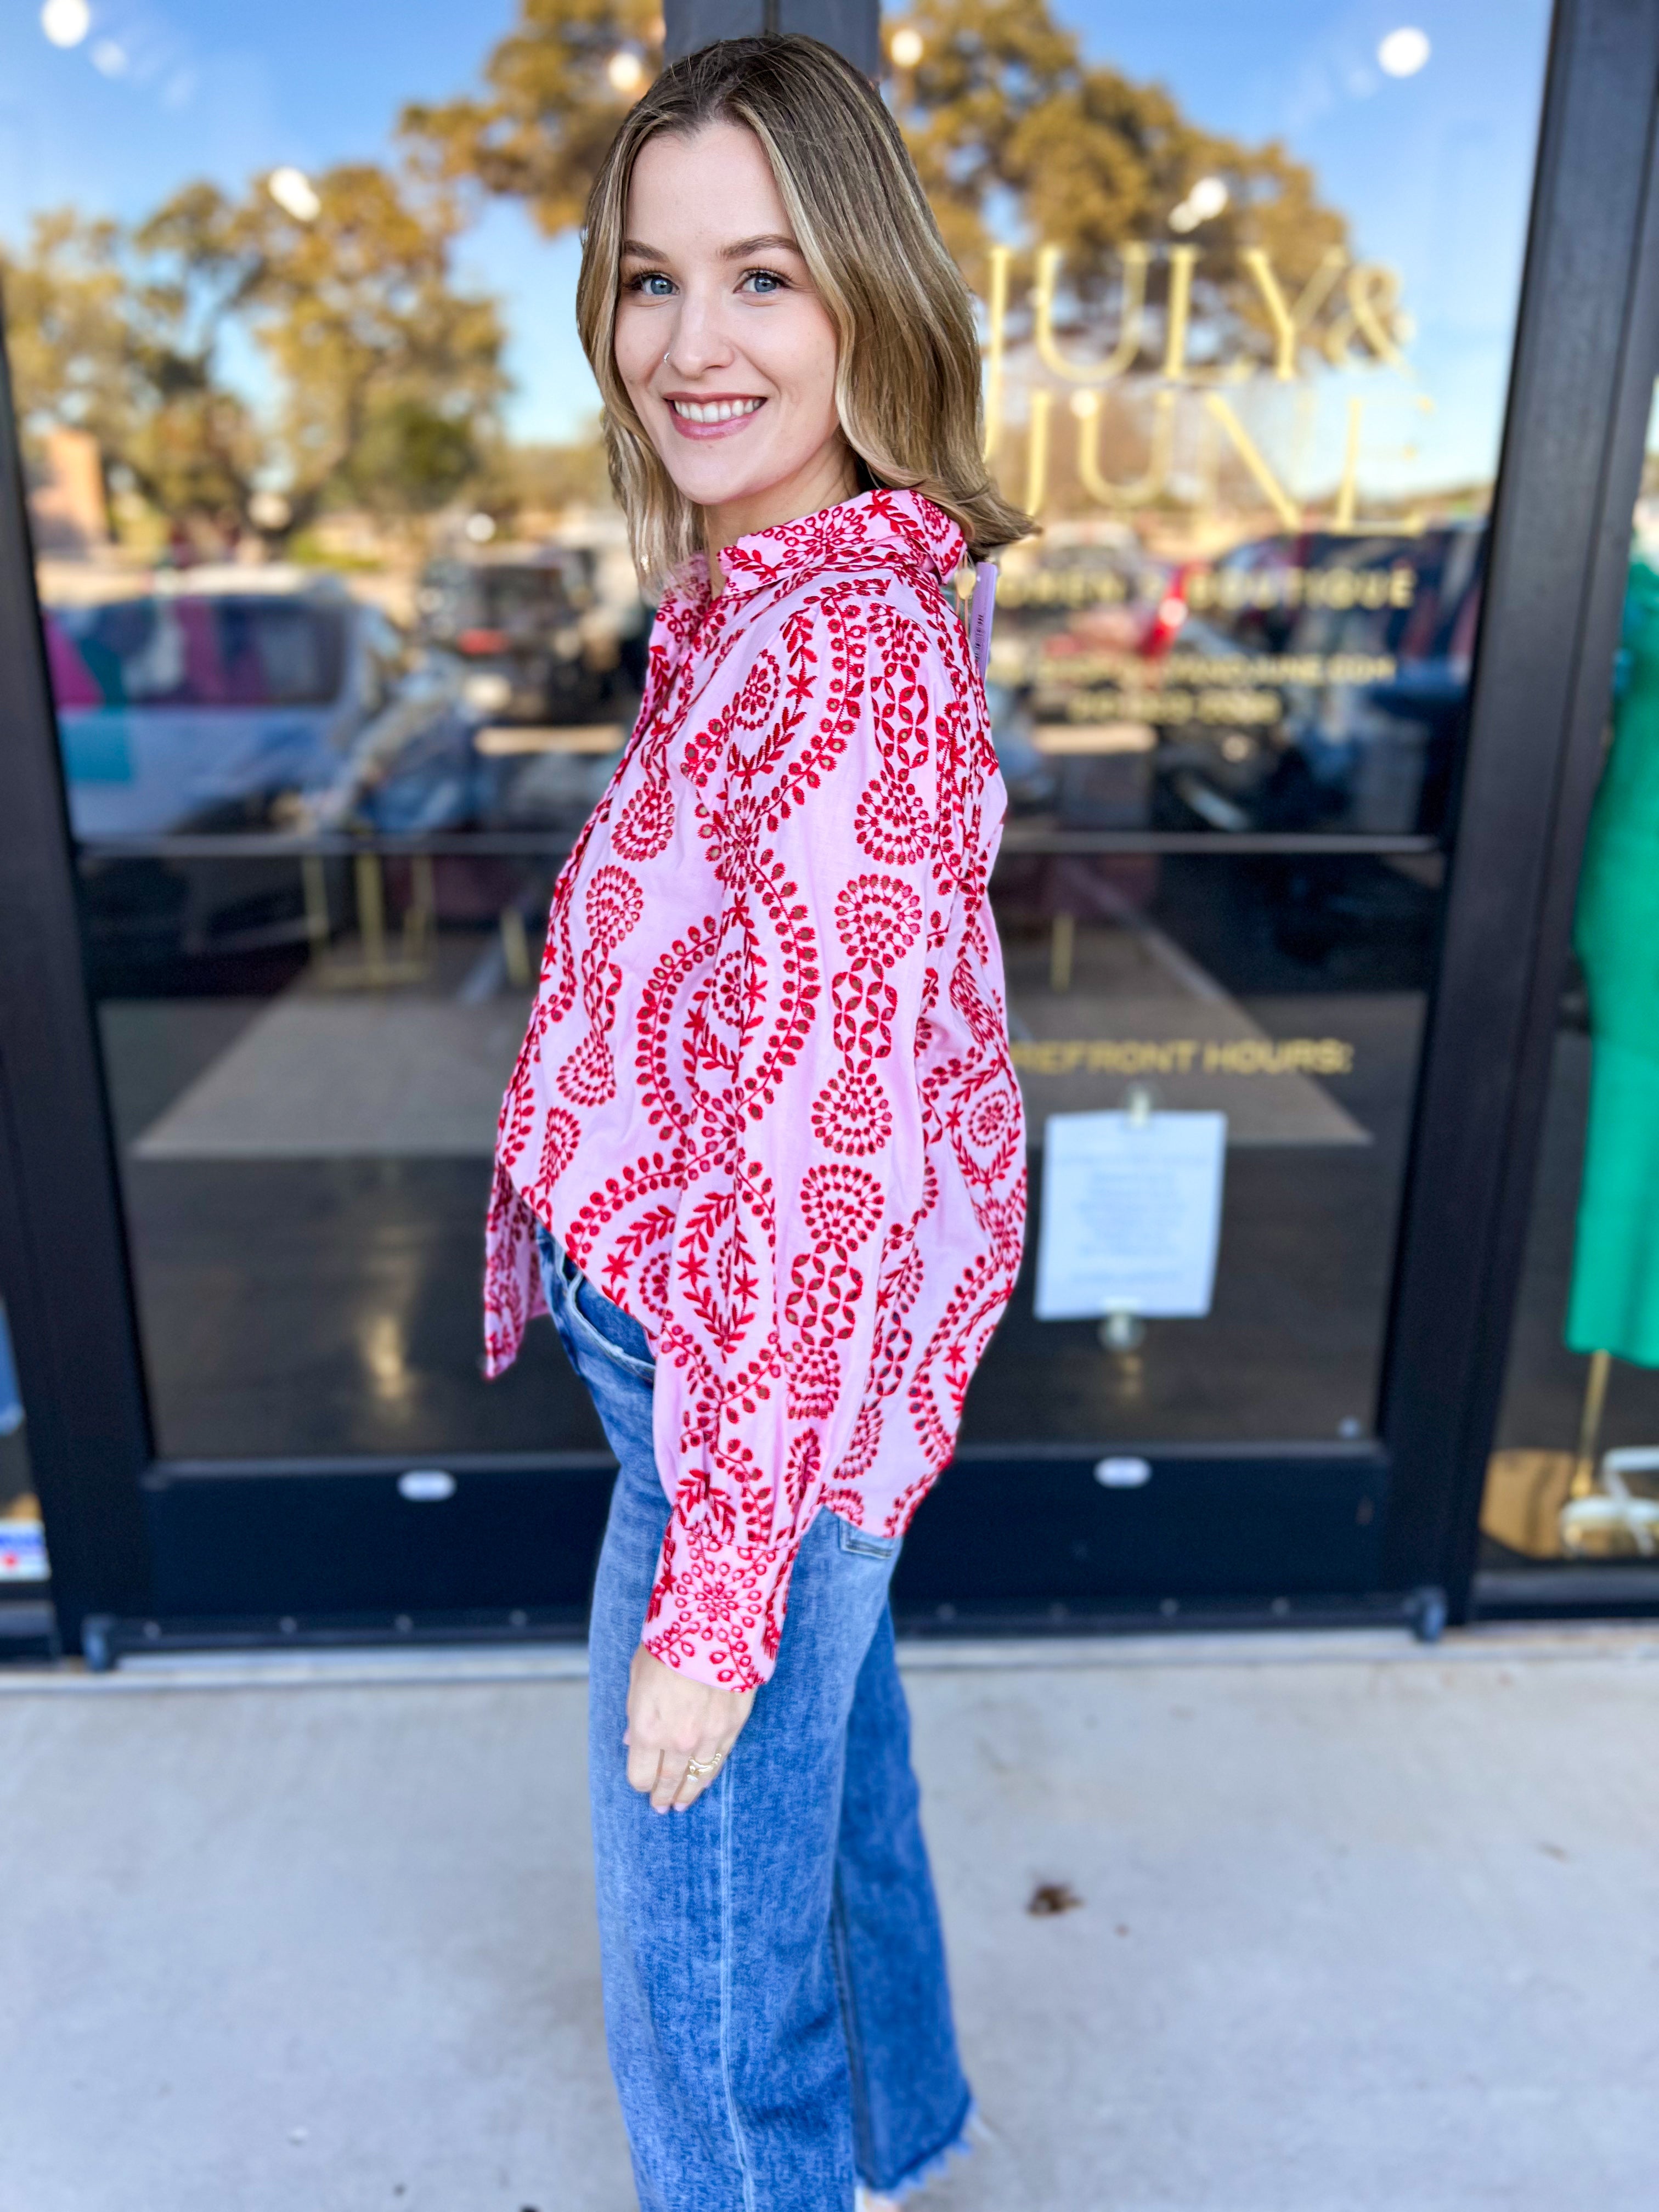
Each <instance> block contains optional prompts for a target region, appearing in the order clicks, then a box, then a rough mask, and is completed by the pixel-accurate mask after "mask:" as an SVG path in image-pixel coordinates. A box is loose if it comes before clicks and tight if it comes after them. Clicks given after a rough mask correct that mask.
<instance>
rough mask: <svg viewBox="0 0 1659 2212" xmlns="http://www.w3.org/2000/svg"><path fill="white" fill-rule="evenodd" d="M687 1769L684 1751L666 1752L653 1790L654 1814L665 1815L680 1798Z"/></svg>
mask: <svg viewBox="0 0 1659 2212" xmlns="http://www.w3.org/2000/svg"><path fill="white" fill-rule="evenodd" d="M685 1767H686V1760H685V1753H684V1752H683V1751H665V1752H664V1753H663V1755H662V1765H660V1766H659V1768H658V1770H657V1779H656V1781H655V1783H654V1784H653V1786H652V1790H651V1809H652V1811H653V1813H665V1812H666V1811H667V1810H668V1808H669V1807H670V1806H671V1804H672V1803H673V1802H674V1800H675V1798H676V1797H678V1795H679V1793H680V1790H681V1788H682V1786H683V1785H684V1781H685Z"/></svg>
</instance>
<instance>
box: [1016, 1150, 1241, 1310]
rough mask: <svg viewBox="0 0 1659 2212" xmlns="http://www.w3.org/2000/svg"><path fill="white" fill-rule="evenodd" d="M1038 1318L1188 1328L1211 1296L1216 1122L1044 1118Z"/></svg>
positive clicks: (1217, 1184) (1220, 1168) (1217, 1215)
mask: <svg viewBox="0 0 1659 2212" xmlns="http://www.w3.org/2000/svg"><path fill="white" fill-rule="evenodd" d="M1042 1145H1043V1154H1042V1228H1041V1231H1040V1232H1039V1235H1038V1240H1037V1264H1036V1317H1037V1319H1038V1320H1039V1321H1088V1320H1092V1319H1094V1318H1095V1317H1097V1316H1099V1315H1102V1314H1109V1313H1134V1314H1146V1315H1150V1316H1153V1317H1155V1318H1156V1317H1158V1316H1173V1317H1179V1316H1186V1317H1188V1318H1195V1317H1196V1316H1200V1315H1203V1314H1206V1313H1208V1311H1209V1310H1210V1301H1211V1299H1212V1297H1213V1296H1214V1293H1215V1263H1216V1253H1217V1250H1218V1247H1219V1244H1220V1241H1221V1187H1222V1179H1223V1176H1225V1171H1226V1160H1227V1117H1226V1115H1225V1114H1151V1115H1140V1116H1135V1115H1129V1114H1051V1115H1049V1116H1048V1121H1047V1122H1046V1123H1045V1124H1044V1127H1043V1139H1042Z"/></svg>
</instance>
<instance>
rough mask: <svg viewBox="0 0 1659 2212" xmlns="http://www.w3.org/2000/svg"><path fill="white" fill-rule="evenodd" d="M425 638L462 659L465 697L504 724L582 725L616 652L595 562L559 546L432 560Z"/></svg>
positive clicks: (606, 691) (598, 700)
mask: <svg viewBox="0 0 1659 2212" xmlns="http://www.w3.org/2000/svg"><path fill="white" fill-rule="evenodd" d="M418 604H419V606H420V628H421V635H422V638H423V639H424V640H425V641H427V642H428V644H431V645H435V646H441V647H445V648H447V650H448V651H450V652H452V653H459V656H460V658H461V659H462V660H463V661H464V662H465V666H466V671H467V680H466V696H467V697H468V699H469V701H470V702H471V704H472V705H473V706H474V707H475V708H477V711H478V712H479V713H480V714H488V715H489V716H490V717H491V718H492V719H493V720H496V721H502V722H570V721H580V720H582V719H583V718H584V717H585V716H586V715H589V714H592V713H593V712H594V711H595V710H596V709H597V708H599V707H600V706H601V705H602V704H603V703H604V702H605V699H606V698H607V697H608V696H610V692H611V689H612V684H611V678H612V673H613V671H614V670H615V669H616V666H617V644H616V640H615V637H614V635H613V634H612V631H611V626H610V625H608V624H607V623H605V621H604V620H603V619H602V618H597V617H598V613H599V611H598V610H597V608H596V594H595V591H594V583H593V574H592V555H591V554H590V553H588V552H586V551H585V550H579V549H576V548H573V547H568V546H562V545H546V546H538V547H536V548H534V549H533V550H515V549H512V548H505V549H502V550H499V551H498V550H495V549H493V548H492V549H491V550H488V551H483V550H481V551H478V552H476V553H471V554H469V555H467V556H465V558H451V559H447V560H442V561H435V562H433V563H432V565H431V566H430V567H429V568H428V569H427V571H426V574H424V576H423V577H422V580H421V590H420V598H419V602H418Z"/></svg>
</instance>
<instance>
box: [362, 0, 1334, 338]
mask: <svg viewBox="0 0 1659 2212" xmlns="http://www.w3.org/2000/svg"><path fill="white" fill-rule="evenodd" d="M904 27H905V28H907V29H909V30H914V31H915V33H916V34H917V35H918V36H919V38H920V39H921V58H920V60H919V61H918V62H916V63H915V65H914V66H908V67H907V68H906V69H905V70H904V71H903V74H902V78H901V79H900V80H899V82H898V88H897V89H898V92H899V94H900V95H901V96H902V116H901V120H902V124H903V126H904V130H905V135H906V137H908V140H909V143H910V146H911V149H912V150H913V152H914V153H915V157H916V161H917V163H918V165H919V166H920V167H921V173H922V176H923V178H924V179H925V181H926V183H927V188H928V191H929V194H930V196H931V197H932V199H933V206H934V209H935V210H936V212H937V214H938V216H939V222H940V224H941V226H942V227H943V228H944V231H945V237H946V240H947V241H948V242H949V244H950V246H951V251H952V252H954V253H955V254H956V256H957V259H958V260H959V261H960V262H961V264H962V265H963V269H964V270H965V271H966V272H967V274H968V276H969V281H970V282H971V283H975V285H977V286H981V287H982V286H983V283H984V278H985V266H986V253H987V247H988V246H989V245H990V244H992V243H993V242H994V241H995V240H998V239H1000V240H1003V241H1004V242H1006V243H1009V244H1024V245H1035V244H1036V243H1038V242H1039V241H1041V242H1046V243H1048V244H1050V245H1053V246H1059V247H1060V248H1061V249H1062V251H1063V252H1064V255H1065V262H1064V278H1063V285H1062V291H1063V295H1065V296H1064V297H1063V298H1062V301H1061V305H1062V307H1064V305H1065V304H1066V298H1069V299H1070V301H1072V302H1073V305H1074V307H1077V308H1079V309H1090V310H1097V308H1098V306H1099V304H1100V302H1101V301H1103V300H1104V299H1105V298H1106V297H1107V296H1108V295H1109V294H1110V293H1111V292H1112V291H1114V290H1115V288H1116V284H1117V281H1118V276H1119V273H1120V264H1119V260H1118V256H1119V254H1120V252H1121V248H1122V247H1123V246H1126V245H1130V244H1143V243H1144V244H1154V245H1155V244H1158V243H1160V242H1164V243H1170V244H1181V243H1185V244H1187V245H1189V246H1193V247H1194V248H1196V250H1197V259H1196V261H1195V263H1194V274H1193V291H1192V301H1191V314H1192V321H1193V338H1194V342H1193V349H1192V350H1193V354H1194V359H1195V360H1199V361H1202V360H1203V359H1204V357H1205V356H1206V354H1208V355H1209V356H1212V357H1216V356H1225V357H1227V358H1230V359H1231V358H1236V357H1237V356H1238V355H1239V354H1240V353H1241V352H1243V353H1246V354H1248V355H1249V356H1252V357H1254V358H1255V359H1257V360H1261V359H1267V360H1271V359H1272V357H1273V337H1272V326H1271V322H1270V319H1269V316H1268V313H1267V307H1266V306H1265V304H1264V301H1263V299H1262V295H1261V288H1260V285H1259V283H1257V282H1256V281H1255V280H1253V279H1252V277H1251V276H1250V274H1249V270H1248V269H1247V268H1246V267H1245V265H1244V264H1243V260H1242V258H1241V257H1242V255H1243V253H1244V252H1247V251H1248V250H1249V249H1250V248H1252V247H1255V248H1259V249H1261V250H1262V251H1265V252H1266V253H1267V256H1268V258H1269V261H1270V262H1271V264H1272V267H1273V273H1274V276H1275V277H1276V280H1277V282H1278V283H1279V287H1280V289H1281V291H1282V292H1283V294H1284V295H1285V298H1286V300H1287V301H1291V302H1294V301H1296V300H1297V298H1298V296H1299V295H1301V294H1302V292H1303V290H1304V287H1305V286H1306V285H1307V284H1308V283H1309V282H1310V280H1316V279H1317V278H1318V277H1319V276H1320V274H1321V271H1322V266H1323V264H1324V257H1325V256H1326V255H1327V253H1328V252H1329V251H1330V250H1331V249H1332V248H1333V247H1339V246H1342V245H1343V244H1344V243H1345V240H1346V225H1345V223H1344V222H1343V219H1342V217H1341V216H1340V215H1338V214H1336V213H1335V212H1334V211H1333V210H1331V209H1329V208H1327V207H1325V206H1323V205H1322V204H1321V203H1320V200H1319V198H1318V195H1317V191H1316V185H1315V181H1314V179H1313V176H1312V173H1311V172H1310V170H1309V169H1308V168H1307V167H1305V166H1304V164H1303V163H1301V162H1298V161H1293V160H1291V157H1290V156H1289V155H1287V154H1286V153H1285V150H1284V149H1283V148H1282V147H1281V146H1279V145H1278V144H1276V143H1273V144H1268V145H1266V146H1259V147H1251V146H1246V145H1243V144H1242V143H1240V142H1239V141H1238V140H1237V139H1233V138H1228V137H1223V136H1220V135H1219V134H1218V133H1216V132H1214V131H1205V130H1202V129H1200V127H1199V126H1198V125H1196V124H1194V123H1192V122H1190V121H1189V120H1188V118H1186V117H1185V116H1184V115H1182V112H1181V111H1180V109H1179V108H1178V107H1177V106H1176V103H1175V101H1174V100H1172V99H1171V97H1170V94H1168V93H1166V92H1164V91H1163V90H1162V89H1161V88H1158V86H1155V85H1151V86H1148V85H1136V84H1132V83H1131V82H1129V81H1128V79H1127V78H1126V77H1123V76H1120V75H1119V74H1118V72H1117V71H1116V70H1114V69H1111V68H1109V67H1108V66H1106V65H1104V64H1098V63H1094V62H1090V61H1088V60H1086V59H1085V58H1084V56H1083V53H1082V51H1081V47H1080V44H1079V38H1078V35H1077V33H1075V32H1074V31H1072V30H1070V29H1068V28H1066V27H1063V26H1061V25H1060V24H1058V23H1056V22H1055V21H1054V20H1053V18H1052V16H1051V15H1050V14H1049V12H1048V5H1047V0H916V3H915V6H914V8H913V9H911V11H910V12H909V14H908V15H907V17H906V19H905V25H904ZM660 38H661V24H660V21H659V16H658V10H657V7H656V0H520V15H519V21H518V22H517V23H516V24H515V26H514V27H513V30H512V31H511V32H509V33H508V34H507V37H506V38H505V39H503V40H501V42H500V44H499V45H497V46H495V48H493V49H492V51H491V52H490V53H489V56H488V58H486V60H485V63H484V66H483V78H484V84H485V90H484V91H483V93H482V94H477V95H476V96H469V97H467V98H465V99H461V100H453V101H450V102H448V103H447V104H445V105H441V106H421V107H411V108H409V109H406V110H405V111H404V135H405V137H406V138H407V140H408V141H409V143H410V144H411V146H412V147H413V148H414V149H416V155H417V158H418V159H419V160H420V161H422V163H423V164H424V165H427V166H428V167H429V168H430V169H431V170H432V171H433V172H435V173H436V174H438V175H441V176H442V177H443V178H445V179H451V180H465V181H468V182H471V183H473V184H477V185H482V186H483V189H484V190H485V191H489V192H491V193H497V194H501V195H503V196H506V197H513V198H518V199H522V200H523V201H525V202H526V204H527V205H528V206H529V208H530V210H531V211H532V214H533V216H535V219H536V221H537V222H538V223H539V225H540V226H541V228H543V229H544V231H546V232H548V233H549V234H555V233H557V232H559V231H562V230H566V229H568V228H571V227H572V226H573V225H574V224H575V223H576V222H578V221H579V220H580V214H581V206H582V201H583V198H584V196H585V195H586V190H587V184H588V180H589V179H590V178H591V177H592V173H593V171H594V169H595V167H597V165H598V162H599V157H600V155H602V154H603V152H604V150H605V146H606V145H607V144H608V143H609V141H610V137H611V132H612V131H614V129H615V127H616V124H617V118H618V116H619V114H620V113H621V112H622V110H623V107H625V106H626V105H627V103H628V99H629V93H630V91H636V90H637V89H638V86H637V85H635V84H633V83H632V81H631V79H630V83H629V89H627V90H619V89H618V88H617V82H616V80H615V78H614V77H613V76H611V74H610V73H609V64H610V63H611V59H612V58H614V57H615V56H616V55H617V53H619V52H628V53H637V54H638V55H640V56H641V58H643V59H644V60H645V62H646V64H647V68H648V69H653V70H654V69H655V68H657V67H659V66H660V58H661V49H660ZM640 82H641V83H642V82H644V80H643V78H641V80H640ZM1195 188H1197V189H1196V190H1195ZM1172 218H1174V220H1173V222H1172ZM1166 284H1167V275H1166V272H1165V270H1164V267H1163V266H1162V265H1161V264H1159V263H1158V261H1157V260H1156V259H1155V260H1154V262H1153V264H1152V267H1151V269H1150V270H1149V271H1148V276H1147V294H1146V296H1147V301H1148V304H1149V306H1150V307H1152V309H1153V310H1154V311H1155V312H1154V313H1153V314H1152V316H1151V317H1149V319H1148V323H1147V340H1146V343H1147V346H1148V348H1149V349H1150V348H1152V346H1153V345H1154V344H1155V343H1156V340H1157V333H1158V327H1159V323H1160V317H1159V316H1158V313H1157V312H1156V311H1157V310H1158V307H1160V305H1161V302H1162V300H1163V297H1164V289H1165V287H1166ZM1072 319H1078V318H1077V317H1076V316H1075V315H1074V316H1073V318H1072ZM1088 319H1089V320H1090V321H1091V323H1097V321H1098V315H1097V313H1091V314H1090V315H1089V318H1088ZM1065 325H1066V316H1065V315H1064V314H1063V313H1062V315H1061V316H1060V319H1059V320H1058V323H1057V328H1060V329H1063V328H1064V327H1065Z"/></svg>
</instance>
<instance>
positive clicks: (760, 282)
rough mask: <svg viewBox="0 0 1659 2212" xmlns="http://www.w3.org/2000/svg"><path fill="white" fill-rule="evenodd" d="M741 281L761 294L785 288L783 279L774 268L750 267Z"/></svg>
mask: <svg viewBox="0 0 1659 2212" xmlns="http://www.w3.org/2000/svg"><path fill="white" fill-rule="evenodd" d="M743 281H744V283H745V284H746V285H750V286H752V288H753V289H754V290H755V291H757V292H758V293H760V294H762V295H766V294H768V293H771V292H781V291H782V290H783V289H785V280H784V279H783V278H782V277H781V276H779V274H778V272H777V270H775V269H751V270H750V271H749V273H748V275H747V276H745V277H744V280H743Z"/></svg>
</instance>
